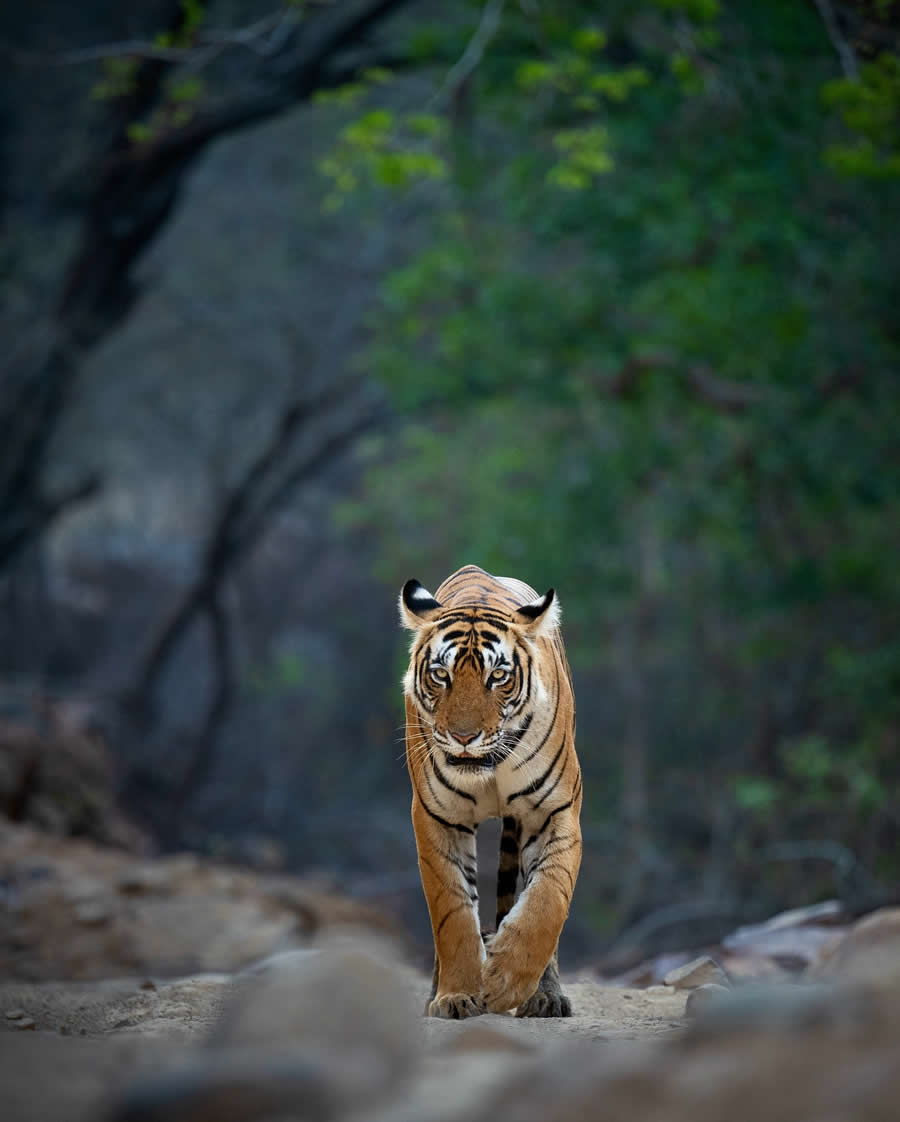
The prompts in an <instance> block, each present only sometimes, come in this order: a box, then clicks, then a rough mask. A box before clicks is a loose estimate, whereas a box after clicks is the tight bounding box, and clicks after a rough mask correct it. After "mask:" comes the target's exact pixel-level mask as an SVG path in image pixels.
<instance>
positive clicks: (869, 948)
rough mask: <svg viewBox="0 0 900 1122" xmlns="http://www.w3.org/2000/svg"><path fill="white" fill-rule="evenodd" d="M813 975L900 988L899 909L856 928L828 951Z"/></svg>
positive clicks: (873, 916)
mask: <svg viewBox="0 0 900 1122" xmlns="http://www.w3.org/2000/svg"><path fill="white" fill-rule="evenodd" d="M810 975H811V976H812V977H816V978H839V979H841V980H843V981H847V982H853V983H862V984H877V985H891V986H897V987H900V908H882V909H880V910H879V911H877V912H873V913H872V914H871V915H868V916H866V917H865V919H861V920H860V921H859V922H858V923H856V924H854V925H853V927H851V928H850V930H849V931H848V932H847V933H846V935H844V936H843V937H842V938H839V939H837V940H835V941H834V942H832V943H831V944H830V946H828V947H827V948H826V949H825V953H824V954H823V956H822V960H821V962H820V963H818V964H815V965H814V966H813V968H812V969H811V971H810Z"/></svg>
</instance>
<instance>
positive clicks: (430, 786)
mask: <svg viewBox="0 0 900 1122" xmlns="http://www.w3.org/2000/svg"><path fill="white" fill-rule="evenodd" d="M425 782H426V783H427V784H428V793H429V795H431V797H432V798H433V799H434V801H435V802H436V803H437V804H438V806H439V807H440V808H441V810H443V809H444V804H443V803H442V802H441V800H440V796H439V795H438V793H437V791H435V789H434V785H433V784H432V782H431V776H430V775H429V774H428V772H427V770H426V771H425Z"/></svg>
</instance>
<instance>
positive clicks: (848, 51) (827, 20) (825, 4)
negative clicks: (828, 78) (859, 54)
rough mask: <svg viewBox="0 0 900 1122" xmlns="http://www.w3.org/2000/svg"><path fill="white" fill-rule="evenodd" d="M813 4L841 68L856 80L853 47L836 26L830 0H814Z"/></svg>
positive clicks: (857, 73)
mask: <svg viewBox="0 0 900 1122" xmlns="http://www.w3.org/2000/svg"><path fill="white" fill-rule="evenodd" d="M815 4H816V7H817V8H818V9H819V15H820V16H821V17H822V23H824V24H825V30H826V31H827V32H828V38H829V39H830V40H831V45H832V46H833V47H834V49H835V50H836V51H837V55H838V58H839V59H840V60H841V69H842V70H843V71H844V73H845V74H846V75H847V77H848V78H853V79H854V80H856V79H857V78H858V77H859V67H858V66H857V65H856V55H855V54H854V53H853V48H852V47H851V46H850V44H849V43H848V42H847V40H846V39H845V38H844V36H843V35H842V34H841V29H840V27H838V20H837V16H836V15H835V12H834V8H832V6H831V0H815Z"/></svg>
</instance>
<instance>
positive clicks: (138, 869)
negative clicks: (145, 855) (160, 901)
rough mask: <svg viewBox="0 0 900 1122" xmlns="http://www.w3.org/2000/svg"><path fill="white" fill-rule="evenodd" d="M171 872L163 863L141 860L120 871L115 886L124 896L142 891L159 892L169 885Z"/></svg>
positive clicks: (134, 894) (135, 894)
mask: <svg viewBox="0 0 900 1122" xmlns="http://www.w3.org/2000/svg"><path fill="white" fill-rule="evenodd" d="M170 879H171V872H170V870H169V869H168V868H167V867H166V865H165V864H163V863H159V864H152V863H151V862H149V861H147V862H143V863H141V864H139V865H132V866H130V867H129V868H128V869H126V870H125V872H124V873H122V874H121V875H120V876H119V877H118V879H117V881H116V887H117V888H118V890H119V891H120V892H122V893H123V894H125V895H126V896H137V895H139V894H140V893H143V892H160V891H162V890H163V889H165V888H166V887H168V885H169V881H170Z"/></svg>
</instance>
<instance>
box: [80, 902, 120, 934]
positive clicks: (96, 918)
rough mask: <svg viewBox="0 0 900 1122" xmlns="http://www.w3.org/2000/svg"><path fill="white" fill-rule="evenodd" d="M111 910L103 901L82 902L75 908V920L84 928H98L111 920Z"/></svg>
mask: <svg viewBox="0 0 900 1122" xmlns="http://www.w3.org/2000/svg"><path fill="white" fill-rule="evenodd" d="M112 914H113V913H112V908H111V907H110V906H109V904H108V903H107V901H105V900H84V901H83V902H82V903H80V904H78V905H77V906H76V908H75V918H76V919H77V920H78V922H79V923H81V924H84V926H85V927H99V926H101V924H104V923H109V921H110V920H111V919H112Z"/></svg>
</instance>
